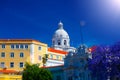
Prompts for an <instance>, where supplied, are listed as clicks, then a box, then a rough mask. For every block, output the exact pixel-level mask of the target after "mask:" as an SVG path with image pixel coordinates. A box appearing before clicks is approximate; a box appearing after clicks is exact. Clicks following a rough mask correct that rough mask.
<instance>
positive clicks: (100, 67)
mask: <svg viewBox="0 0 120 80" xmlns="http://www.w3.org/2000/svg"><path fill="white" fill-rule="evenodd" d="M89 69H90V71H91V76H92V78H93V80H94V79H96V80H107V79H110V80H117V79H118V80H120V43H116V44H114V45H112V46H109V47H108V46H97V47H96V49H95V50H94V51H93V52H92V59H89Z"/></svg>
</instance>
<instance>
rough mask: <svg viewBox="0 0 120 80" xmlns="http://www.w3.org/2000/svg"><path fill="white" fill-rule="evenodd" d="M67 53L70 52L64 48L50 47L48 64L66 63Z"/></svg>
mask: <svg viewBox="0 0 120 80" xmlns="http://www.w3.org/2000/svg"><path fill="white" fill-rule="evenodd" d="M67 54H68V52H66V51H63V50H57V49H54V48H48V60H47V63H46V66H59V65H64V58H65V56H66V55H67Z"/></svg>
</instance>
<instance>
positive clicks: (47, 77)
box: [22, 63, 52, 80]
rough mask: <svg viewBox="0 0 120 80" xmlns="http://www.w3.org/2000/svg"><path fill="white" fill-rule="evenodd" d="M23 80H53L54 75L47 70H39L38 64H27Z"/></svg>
mask: <svg viewBox="0 0 120 80" xmlns="http://www.w3.org/2000/svg"><path fill="white" fill-rule="evenodd" d="M22 80H52V74H51V73H50V71H48V70H47V69H44V68H39V65H37V64H33V65H30V64H28V63H26V65H25V69H24V71H23V74H22Z"/></svg>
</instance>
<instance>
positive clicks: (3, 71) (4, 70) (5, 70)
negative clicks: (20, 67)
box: [0, 69, 17, 74]
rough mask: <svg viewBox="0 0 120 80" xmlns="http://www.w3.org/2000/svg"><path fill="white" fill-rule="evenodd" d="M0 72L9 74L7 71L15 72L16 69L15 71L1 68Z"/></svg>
mask: <svg viewBox="0 0 120 80" xmlns="http://www.w3.org/2000/svg"><path fill="white" fill-rule="evenodd" d="M0 73H5V74H9V73H17V71H15V70H7V69H2V70H0Z"/></svg>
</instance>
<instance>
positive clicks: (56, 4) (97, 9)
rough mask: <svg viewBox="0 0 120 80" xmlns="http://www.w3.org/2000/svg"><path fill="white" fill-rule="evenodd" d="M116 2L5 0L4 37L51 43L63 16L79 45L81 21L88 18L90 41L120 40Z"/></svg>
mask: <svg viewBox="0 0 120 80" xmlns="http://www.w3.org/2000/svg"><path fill="white" fill-rule="evenodd" d="M111 1H112V0H111ZM116 4H117V3H116V2H115V3H113V2H111V3H110V2H109V1H108V0H1V1H0V38H1V39H3V38H5V39H8V38H9V39H11V38H13V39H21V38H23V39H26V38H27V39H36V40H40V41H41V42H44V43H47V44H48V45H49V46H50V45H51V39H52V36H53V34H54V32H55V30H56V29H57V28H58V26H57V25H58V22H59V21H60V20H61V21H62V22H63V24H64V29H65V30H66V31H67V32H68V34H69V36H70V39H71V45H72V46H75V47H77V46H79V44H80V43H81V39H80V21H84V22H85V25H84V26H83V27H82V32H83V38H84V43H85V44H86V45H88V46H90V45H96V44H112V43H114V42H117V41H120V31H119V30H120V6H116ZM117 5H120V4H117Z"/></svg>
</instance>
